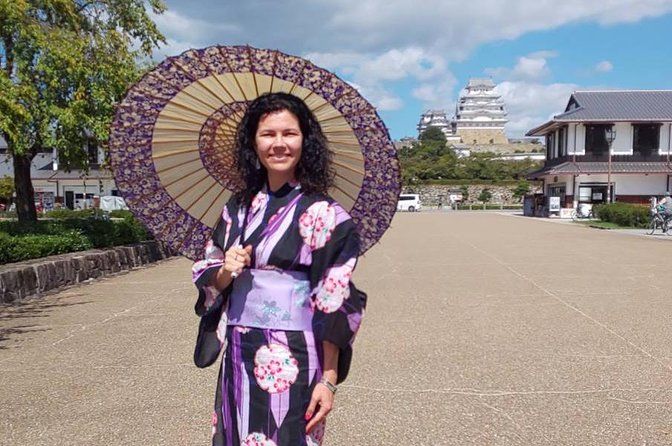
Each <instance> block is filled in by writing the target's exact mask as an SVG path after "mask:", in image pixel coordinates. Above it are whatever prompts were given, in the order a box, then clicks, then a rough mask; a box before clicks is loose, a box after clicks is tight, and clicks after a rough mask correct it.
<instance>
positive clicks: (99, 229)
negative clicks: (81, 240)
mask: <svg viewBox="0 0 672 446" xmlns="http://www.w3.org/2000/svg"><path fill="white" fill-rule="evenodd" d="M68 231H78V232H79V233H80V234H82V235H83V236H84V237H86V238H87V239H88V240H89V242H90V244H91V246H92V247H94V248H108V247H111V246H118V245H127V244H130V243H137V242H141V241H144V240H149V239H151V236H150V234H149V232H148V231H147V230H146V229H145V227H144V226H143V225H142V224H141V223H140V222H138V221H137V220H135V219H133V218H132V216H131V217H130V218H125V219H124V220H121V221H111V220H101V219H94V218H87V219H82V218H71V219H66V220H40V221H38V222H36V223H31V224H25V223H22V224H19V222H18V221H0V232H5V233H7V234H8V235H10V236H24V235H55V236H58V235H62V234H63V233H65V232H68Z"/></svg>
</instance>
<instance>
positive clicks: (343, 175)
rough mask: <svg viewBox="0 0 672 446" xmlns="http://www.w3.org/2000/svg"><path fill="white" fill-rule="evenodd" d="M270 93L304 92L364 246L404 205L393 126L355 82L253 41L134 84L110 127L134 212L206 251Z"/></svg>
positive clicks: (181, 247) (167, 63)
mask: <svg viewBox="0 0 672 446" xmlns="http://www.w3.org/2000/svg"><path fill="white" fill-rule="evenodd" d="M266 92H287V93H290V94H294V95H296V96H298V97H300V98H301V99H303V100H304V101H305V102H306V104H307V105H308V107H309V108H310V109H311V110H312V111H313V113H314V114H315V116H316V117H317V119H318V121H319V122H320V125H321V126H322V129H323V131H324V134H325V136H326V138H327V141H328V144H329V149H330V150H331V151H332V152H333V155H334V156H333V159H334V167H335V171H336V181H335V187H334V188H332V189H331V190H330V191H329V192H330V195H331V196H333V197H334V198H335V199H336V200H337V201H338V202H339V203H340V204H341V205H342V206H343V207H344V208H346V210H348V211H349V212H350V215H351V216H352V218H353V220H354V221H355V222H356V224H357V229H358V232H359V235H360V239H361V252H362V253H363V252H365V251H366V250H368V249H369V248H370V247H371V246H372V245H374V244H375V243H376V242H377V241H378V240H379V239H380V237H381V236H382V235H383V233H384V232H385V230H386V229H387V228H388V227H389V225H390V221H391V220H392V217H393V216H394V212H395V210H396V202H397V198H398V196H399V192H400V188H401V185H400V174H399V162H398V159H397V156H396V151H395V149H394V146H393V144H392V141H391V140H390V137H389V134H388V132H387V129H386V128H385V125H384V124H383V122H382V121H381V119H380V117H379V116H378V114H377V113H376V110H375V108H374V107H373V106H371V105H370V104H369V103H368V102H367V101H366V100H365V99H364V98H362V96H361V95H360V94H359V93H358V92H357V90H355V89H354V88H353V87H352V86H350V85H349V84H347V83H346V82H344V81H342V80H341V79H339V78H338V77H337V76H336V75H334V74H333V73H330V72H329V71H326V70H324V69H321V68H319V67H317V66H315V65H314V64H312V63H311V62H309V61H307V60H305V59H302V58H299V57H295V56H290V55H287V54H284V53H282V52H280V51H275V50H263V49H256V48H252V47H250V46H211V47H208V48H205V49H200V50H189V51H186V52H184V53H182V54H181V55H179V56H175V57H169V58H168V59H166V60H164V61H163V62H162V63H161V64H159V65H158V66H157V67H156V68H155V69H153V70H151V71H149V72H148V73H147V74H145V76H144V77H143V78H142V79H141V80H140V81H138V82H137V83H136V84H134V85H133V86H132V87H131V88H130V89H129V90H128V92H127V94H126V96H125V98H124V99H123V100H122V101H121V103H120V104H119V105H118V107H117V112H116V115H115V118H114V120H113V122H112V127H111V132H110V144H109V148H110V161H111V165H112V170H113V172H114V177H115V182H116V185H117V188H118V189H119V191H120V193H121V195H122V196H123V197H124V199H125V200H126V203H127V204H128V207H129V208H130V209H131V211H132V212H133V213H134V215H135V216H136V217H137V218H138V219H139V220H140V221H142V222H143V223H144V224H145V225H146V226H147V227H148V229H149V230H150V231H151V232H152V233H153V234H154V236H155V237H156V238H157V239H159V240H162V241H164V242H166V243H167V244H168V245H169V246H170V247H171V248H172V249H174V250H175V251H177V252H179V253H181V254H183V255H185V256H187V257H189V258H191V259H198V258H201V257H202V255H203V248H204V246H205V243H206V241H207V240H208V238H209V237H210V234H211V232H212V228H213V227H214V226H215V224H216V223H217V219H218V218H219V215H220V213H221V210H222V207H223V205H224V203H226V201H227V200H228V198H229V197H230V196H231V190H232V189H233V187H234V185H235V181H236V180H235V172H234V170H233V150H234V142H235V132H236V127H237V125H238V122H239V121H240V120H241V118H242V116H243V113H244V112H245V110H246V108H247V105H248V104H249V102H250V101H252V100H253V99H255V98H256V97H258V96H259V95H261V94H263V93H266Z"/></svg>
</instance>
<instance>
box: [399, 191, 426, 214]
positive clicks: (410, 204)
mask: <svg viewBox="0 0 672 446" xmlns="http://www.w3.org/2000/svg"><path fill="white" fill-rule="evenodd" d="M420 209H422V203H420V195H418V194H401V195H399V201H398V202H397V211H408V212H417V211H419V210H420Z"/></svg>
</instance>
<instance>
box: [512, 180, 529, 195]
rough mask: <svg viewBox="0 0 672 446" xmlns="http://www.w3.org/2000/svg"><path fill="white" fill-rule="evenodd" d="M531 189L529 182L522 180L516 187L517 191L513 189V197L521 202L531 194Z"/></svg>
mask: <svg viewBox="0 0 672 446" xmlns="http://www.w3.org/2000/svg"><path fill="white" fill-rule="evenodd" d="M530 189H531V186H530V183H529V182H528V181H527V180H520V182H519V183H518V184H517V185H516V187H515V189H513V196H514V197H515V198H517V199H518V200H521V199H522V198H523V197H524V196H525V195H527V194H528V193H529V192H530Z"/></svg>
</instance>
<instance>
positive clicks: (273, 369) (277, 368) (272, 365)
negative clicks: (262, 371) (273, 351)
mask: <svg viewBox="0 0 672 446" xmlns="http://www.w3.org/2000/svg"><path fill="white" fill-rule="evenodd" d="M268 371H269V372H270V373H271V375H275V374H278V373H281V372H282V366H281V365H280V361H274V360H271V362H269V363H268Z"/></svg>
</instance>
